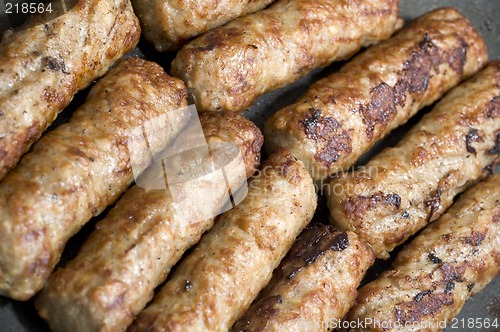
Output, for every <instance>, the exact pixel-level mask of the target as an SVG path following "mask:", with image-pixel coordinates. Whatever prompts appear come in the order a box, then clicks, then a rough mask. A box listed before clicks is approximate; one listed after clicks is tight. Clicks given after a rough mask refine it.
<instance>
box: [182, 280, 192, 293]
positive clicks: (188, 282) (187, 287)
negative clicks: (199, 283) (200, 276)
mask: <svg viewBox="0 0 500 332" xmlns="http://www.w3.org/2000/svg"><path fill="white" fill-rule="evenodd" d="M191 287H193V285H192V284H191V281H189V280H186V281H185V282H184V290H185V291H186V292H187V291H188V290H190V289H191Z"/></svg>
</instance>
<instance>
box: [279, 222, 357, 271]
mask: <svg viewBox="0 0 500 332" xmlns="http://www.w3.org/2000/svg"><path fill="white" fill-rule="evenodd" d="M348 247H349V238H348V236H347V233H344V232H342V233H340V232H338V231H336V228H335V227H333V226H332V225H326V226H325V225H320V224H312V225H310V226H309V227H307V228H306V229H305V230H304V231H303V232H302V233H301V234H300V236H299V237H298V238H297V241H296V242H295V244H294V245H293V247H292V248H291V249H290V251H289V252H288V254H287V256H286V257H285V258H284V259H283V262H282V264H281V266H280V270H279V272H278V273H280V274H281V276H283V277H286V278H288V279H292V278H293V277H295V275H296V274H297V273H298V272H299V271H300V270H301V269H302V268H304V267H306V266H309V265H311V264H313V263H314V262H316V261H317V260H318V258H320V257H321V256H323V255H324V254H325V253H326V252H327V251H329V250H334V251H342V250H344V249H346V248H348Z"/></svg>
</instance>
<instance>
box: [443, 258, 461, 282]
mask: <svg viewBox="0 0 500 332" xmlns="http://www.w3.org/2000/svg"><path fill="white" fill-rule="evenodd" d="M438 269H439V270H440V271H441V273H442V275H443V279H444V281H447V282H450V281H453V282H464V281H465V279H464V278H463V275H464V273H465V268H464V267H463V266H457V267H454V266H452V265H450V264H447V263H443V264H442V265H441V266H440V267H439V268H438Z"/></svg>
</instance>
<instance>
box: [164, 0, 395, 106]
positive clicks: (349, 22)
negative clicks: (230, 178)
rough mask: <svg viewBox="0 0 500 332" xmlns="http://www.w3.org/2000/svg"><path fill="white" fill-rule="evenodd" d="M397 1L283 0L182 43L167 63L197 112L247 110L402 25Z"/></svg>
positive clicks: (388, 34) (347, 56) (382, 37)
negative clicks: (259, 99) (262, 97)
mask: <svg viewBox="0 0 500 332" xmlns="http://www.w3.org/2000/svg"><path fill="white" fill-rule="evenodd" d="M398 12H399V7H398V1H397V0H367V1H348V0H335V1H331V0H280V1H278V2H276V3H274V4H272V5H271V6H270V7H269V8H267V9H264V10H262V11H259V12H257V13H254V14H251V15H247V16H243V17H240V18H237V19H235V20H234V21H232V22H230V23H228V24H226V25H224V26H222V27H218V28H215V29H212V30H210V31H208V32H207V33H205V34H204V35H202V36H200V37H199V38H197V39H195V40H194V41H192V42H190V43H188V44H186V45H185V46H184V47H183V48H182V49H181V50H180V51H179V53H178V54H177V56H176V58H175V59H174V61H173V63H172V68H171V71H172V73H173V75H174V76H177V77H180V78H181V79H182V80H183V81H184V82H186V84H187V86H188V88H189V90H190V92H191V95H192V98H193V100H194V102H195V103H196V106H197V107H198V110H200V111H220V110H231V111H244V110H245V109H247V108H248V107H249V106H250V105H251V104H252V103H253V101H254V100H255V99H256V98H257V97H258V96H260V95H261V94H263V93H265V92H267V91H270V90H274V89H277V88H279V87H281V86H284V85H286V84H288V83H291V82H293V81H295V80H297V79H298V78H300V77H302V76H304V75H305V74H306V73H308V72H309V71H310V70H312V69H314V68H317V67H321V66H326V65H328V64H330V63H331V62H333V61H336V60H342V59H346V58H349V57H350V56H352V55H353V54H354V53H356V52H357V51H358V50H359V49H360V48H361V47H363V46H369V45H371V44H374V43H376V42H378V41H380V40H382V39H386V38H389V36H390V35H391V34H392V33H393V32H394V30H395V29H396V28H397V27H399V24H400V21H399V20H398Z"/></svg>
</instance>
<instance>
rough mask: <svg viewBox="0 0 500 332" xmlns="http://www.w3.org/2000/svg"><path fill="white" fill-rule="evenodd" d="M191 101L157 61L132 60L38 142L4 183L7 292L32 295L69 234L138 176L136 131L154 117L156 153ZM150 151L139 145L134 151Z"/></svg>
mask: <svg viewBox="0 0 500 332" xmlns="http://www.w3.org/2000/svg"><path fill="white" fill-rule="evenodd" d="M185 106H187V91H186V88H185V86H184V84H183V83H182V82H181V81H180V80H179V79H175V78H172V77H170V76H168V75H167V74H166V73H165V72H164V71H163V69H162V68H161V67H160V66H158V65H156V64H154V63H152V62H147V61H144V60H141V59H128V60H125V61H123V62H121V63H119V64H118V65H117V66H116V67H115V68H114V69H113V70H112V71H111V72H110V73H109V74H108V75H107V76H105V77H104V78H102V79H101V80H100V81H99V82H98V83H97V84H96V85H95V86H94V87H93V88H92V90H91V91H90V93H89V96H88V98H87V101H86V103H85V104H84V105H83V106H81V107H80V108H79V109H78V110H77V111H76V112H75V114H74V115H73V117H72V118H71V120H70V122H69V123H67V124H64V125H61V126H59V127H58V128H56V129H55V130H54V131H51V132H50V133H48V134H47V135H45V136H44V137H43V138H42V139H41V140H40V141H39V142H38V143H37V144H35V146H34V149H33V151H32V152H30V153H29V154H27V155H26V156H25V157H24V158H23V159H22V161H21V163H20V164H19V165H18V167H17V168H15V169H14V170H12V171H11V172H10V173H9V174H8V175H7V177H5V179H4V180H3V182H2V183H1V184H0V238H1V239H2V241H0V294H2V295H7V296H10V297H12V298H14V299H20V300H26V299H28V298H30V297H31V296H32V295H33V294H35V293H36V292H37V291H38V290H39V289H41V288H42V286H43V283H44V282H45V280H46V279H47V278H48V276H49V274H50V272H51V271H52V269H53V268H54V265H55V264H56V263H57V261H58V260H59V257H60V255H61V252H62V250H63V249H64V245H65V244H66V241H67V240H68V239H69V238H70V237H71V236H72V235H74V234H75V233H76V232H77V231H78V230H79V229H80V227H82V226H83V225H84V224H85V223H86V222H87V221H88V220H89V219H90V218H91V217H92V216H96V215H98V214H99V213H101V212H102V211H103V210H104V209H105V208H106V206H108V205H110V204H112V203H113V202H114V201H115V200H116V199H118V197H119V196H120V195H121V194H122V193H123V192H124V191H125V190H126V189H127V188H128V186H129V185H130V183H131V182H132V181H133V179H134V176H133V174H132V169H131V156H132V155H131V154H130V152H129V148H130V147H132V148H134V147H133V146H132V145H130V144H129V143H131V142H132V141H133V139H135V137H134V136H133V134H134V130H135V129H136V128H138V126H140V125H141V124H144V123H146V122H147V121H149V120H152V119H154V121H155V123H156V130H155V133H154V134H153V135H150V137H149V141H148V143H149V148H150V152H151V153H153V154H154V153H155V152H158V151H159V150H160V149H161V148H163V147H164V145H165V144H166V143H167V142H168V141H169V140H170V139H172V138H173V137H175V135H176V134H177V133H178V132H179V131H180V130H181V129H182V127H183V125H184V123H185V122H186V121H187V119H185V118H184V117H183V116H178V117H172V119H169V120H170V121H166V119H165V118H168V114H167V113H169V112H171V111H173V110H175V109H178V108H180V107H185ZM148 155H149V154H148V151H142V150H140V149H137V151H136V153H135V154H134V155H133V156H134V158H137V159H138V160H147V156H148ZM145 163H146V161H145V162H144V165H143V164H141V162H138V163H137V165H136V170H137V168H141V167H145V166H146V164H145ZM139 171H140V170H139Z"/></svg>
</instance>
